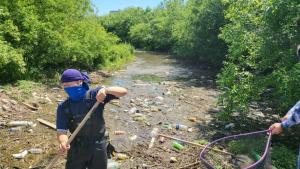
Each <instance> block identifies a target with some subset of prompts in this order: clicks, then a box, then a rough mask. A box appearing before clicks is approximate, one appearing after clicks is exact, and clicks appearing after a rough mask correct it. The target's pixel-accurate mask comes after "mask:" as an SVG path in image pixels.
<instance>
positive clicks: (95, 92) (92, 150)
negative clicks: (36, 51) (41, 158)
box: [56, 69, 127, 169]
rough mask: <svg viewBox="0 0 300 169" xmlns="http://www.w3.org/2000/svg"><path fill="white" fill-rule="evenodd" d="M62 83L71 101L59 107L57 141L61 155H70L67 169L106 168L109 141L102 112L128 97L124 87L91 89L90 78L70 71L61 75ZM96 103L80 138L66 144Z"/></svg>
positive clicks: (64, 102)
mask: <svg viewBox="0 0 300 169" xmlns="http://www.w3.org/2000/svg"><path fill="white" fill-rule="evenodd" d="M61 83H62V85H63V87H64V90H65V92H66V93H67V94H68V96H69V97H68V98H67V99H66V100H65V101H63V102H62V103H60V104H59V105H58V107H57V117H56V126H57V139H58V142H59V154H62V155H63V154H65V153H67V152H68V154H67V162H66V169H106V168H107V149H106V148H107V141H106V140H105V139H104V135H105V121H104V117H103V109H104V106H105V104H106V103H108V102H109V101H110V100H112V99H117V98H119V97H121V96H124V95H125V94H127V90H126V89H125V88H122V87H97V88H94V89H90V88H89V77H88V75H87V74H85V73H81V72H80V71H78V70H76V69H67V70H65V71H64V72H63V74H62V76H61ZM96 102H100V104H99V106H98V108H97V109H96V110H95V112H94V113H93V114H92V115H91V118H90V119H88V121H87V122H86V124H85V125H84V126H83V128H82V129H81V130H80V131H79V133H78V134H77V136H76V137H75V138H74V140H73V141H72V142H71V144H70V145H67V142H68V136H67V133H68V131H70V132H71V133H72V132H74V130H75V129H76V127H77V126H78V125H79V123H80V122H81V121H82V119H83V118H84V117H85V115H86V114H87V112H88V111H89V110H90V109H91V108H92V107H93V105H94V104H95V103H96Z"/></svg>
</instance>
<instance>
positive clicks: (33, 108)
mask: <svg viewBox="0 0 300 169" xmlns="http://www.w3.org/2000/svg"><path fill="white" fill-rule="evenodd" d="M21 103H22V104H23V105H24V106H26V107H28V108H29V109H31V110H38V109H39V108H37V107H33V106H31V105H29V104H27V103H24V102H21Z"/></svg>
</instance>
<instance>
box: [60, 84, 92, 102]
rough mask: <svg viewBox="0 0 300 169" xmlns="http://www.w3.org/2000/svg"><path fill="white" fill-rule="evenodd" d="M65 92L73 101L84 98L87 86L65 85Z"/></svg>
mask: <svg viewBox="0 0 300 169" xmlns="http://www.w3.org/2000/svg"><path fill="white" fill-rule="evenodd" d="M64 89H65V92H66V93H68V95H69V97H70V99H71V100H73V101H79V100H82V99H83V98H84V97H85V94H86V92H87V88H86V87H85V86H83V85H79V86H72V87H65V88H64Z"/></svg>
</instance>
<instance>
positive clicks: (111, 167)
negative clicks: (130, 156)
mask: <svg viewBox="0 0 300 169" xmlns="http://www.w3.org/2000/svg"><path fill="white" fill-rule="evenodd" d="M119 168H120V164H119V163H118V162H116V161H114V160H112V159H108V160H107V169H119Z"/></svg>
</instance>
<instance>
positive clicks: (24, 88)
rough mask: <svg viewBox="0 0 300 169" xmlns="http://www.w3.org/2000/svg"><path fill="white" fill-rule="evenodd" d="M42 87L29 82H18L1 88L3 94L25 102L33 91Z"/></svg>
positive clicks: (39, 84)
mask: <svg viewBox="0 0 300 169" xmlns="http://www.w3.org/2000/svg"><path fill="white" fill-rule="evenodd" d="M42 87H43V85H42V84H41V83H38V82H33V81H30V80H19V81H17V82H16V83H14V84H7V85H5V86H4V87H3V89H4V91H5V93H6V94H7V95H9V96H10V97H12V98H14V99H16V100H17V101H21V102H23V101H25V100H27V99H29V98H30V97H32V93H33V92H34V91H38V90H39V89H42Z"/></svg>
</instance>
